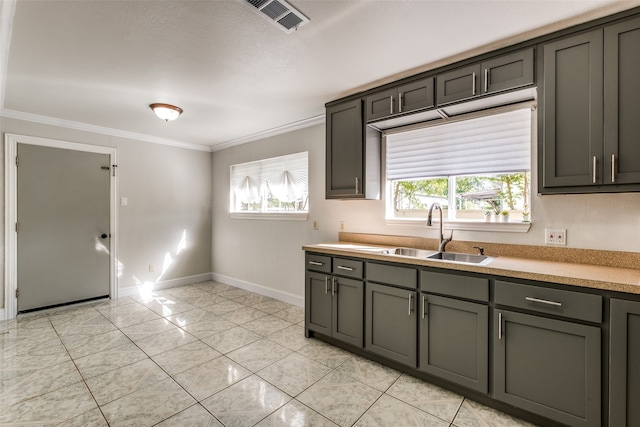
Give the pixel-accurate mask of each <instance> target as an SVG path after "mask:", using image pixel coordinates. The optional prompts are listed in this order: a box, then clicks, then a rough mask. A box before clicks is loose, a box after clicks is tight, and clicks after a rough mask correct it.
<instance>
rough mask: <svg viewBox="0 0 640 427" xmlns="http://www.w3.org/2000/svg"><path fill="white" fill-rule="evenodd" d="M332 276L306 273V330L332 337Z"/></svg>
mask: <svg viewBox="0 0 640 427" xmlns="http://www.w3.org/2000/svg"><path fill="white" fill-rule="evenodd" d="M330 279H331V277H330V276H327V275H325V274H321V273H315V272H312V271H307V272H306V281H305V282H306V283H305V299H304V300H305V307H304V308H305V310H304V320H305V325H306V329H307V330H309V331H316V332H320V333H321V334H325V335H327V336H330V335H331V289H330V287H331V284H330Z"/></svg>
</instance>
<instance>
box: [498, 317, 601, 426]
mask: <svg viewBox="0 0 640 427" xmlns="http://www.w3.org/2000/svg"><path fill="white" fill-rule="evenodd" d="M493 333H494V341H493V342H494V346H493V356H494V366H493V369H494V375H495V378H494V389H495V390H494V393H495V398H496V399H498V400H501V401H503V402H506V403H509V404H512V405H514V406H517V407H520V408H522V409H525V410H528V411H531V412H534V413H536V414H539V415H541V416H544V417H547V418H550V419H552V420H555V421H558V422H561V423H564V424H566V425H569V426H585V427H586V426H593V427H597V426H600V425H601V419H600V418H601V365H600V364H601V348H600V328H597V327H594V326H586V325H580V324H576V323H571V322H565V321H559V320H554V319H548V318H544V317H538V316H530V315H526V314H521V313H514V312H509V311H502V310H496V311H495V312H494V329H493Z"/></svg>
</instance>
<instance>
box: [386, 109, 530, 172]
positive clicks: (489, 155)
mask: <svg viewBox="0 0 640 427" xmlns="http://www.w3.org/2000/svg"><path fill="white" fill-rule="evenodd" d="M530 168H531V110H530V109H529V108H525V109H518V110H515V111H509V112H505V113H497V114H491V115H487V116H483V117H478V118H473V119H468V120H462V121H456V122H451V123H444V124H441V125H437V126H430V127H426V128H422V129H416V130H411V131H406V132H400V133H396V134H391V135H387V179H388V180H395V179H412V178H429V177H445V176H452V175H474V174H485V173H500V172H519V171H528V170H529V169H530Z"/></svg>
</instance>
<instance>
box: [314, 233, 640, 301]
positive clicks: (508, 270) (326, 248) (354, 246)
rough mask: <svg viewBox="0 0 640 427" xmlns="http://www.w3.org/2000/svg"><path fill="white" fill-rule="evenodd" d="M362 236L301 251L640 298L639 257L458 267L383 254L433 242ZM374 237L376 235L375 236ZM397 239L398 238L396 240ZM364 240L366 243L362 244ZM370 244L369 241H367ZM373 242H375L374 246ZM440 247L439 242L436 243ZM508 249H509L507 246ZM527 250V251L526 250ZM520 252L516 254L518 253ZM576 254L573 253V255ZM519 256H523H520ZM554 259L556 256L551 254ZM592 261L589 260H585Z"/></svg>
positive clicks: (499, 260)
mask: <svg viewBox="0 0 640 427" xmlns="http://www.w3.org/2000/svg"><path fill="white" fill-rule="evenodd" d="M361 236H367V235H352V234H351V233H350V234H349V235H341V236H340V241H339V242H335V243H323V244H315V245H305V246H303V247H302V249H303V250H305V251H309V252H315V253H324V254H328V255H337V256H349V257H358V258H364V259H370V260H378V261H389V262H396V263H404V264H409V265H416V266H427V267H437V268H444V269H448V270H455V271H467V272H474V273H483V274H487V275H492V276H502V277H505V278H519V279H530V280H537V281H542V282H551V283H559V284H564V285H570V286H579V287H583V288H594V289H601V290H607V291H615V292H625V293H631V294H638V295H640V264H638V263H636V261H637V260H636V259H635V257H636V256H637V255H638V254H634V253H627V252H621V253H619V254H620V255H616V254H618V253H615V252H614V253H611V252H610V251H596V252H598V253H599V252H602V253H601V254H600V255H601V256H600V257H598V260H601V259H602V258H604V259H606V258H607V257H608V258H610V259H612V258H616V259H620V258H623V259H622V261H621V262H622V264H623V265H625V266H623V267H620V266H611V265H593V264H589V263H584V262H570V261H568V260H567V259H571V256H577V257H580V260H582V261H583V260H584V258H585V255H589V253H588V252H590V251H586V252H587V253H585V251H584V250H571V249H564V251H566V252H567V254H566V256H565V257H556V258H555V259H563V261H552V260H549V259H535V258H533V257H527V256H526V254H525V255H524V256H522V257H521V256H505V255H502V254H493V253H491V252H487V255H490V256H496V255H497V257H496V258H495V259H494V260H493V261H492V262H491V263H490V264H488V265H485V266H478V265H470V264H458V263H451V262H443V261H435V260H429V259H424V258H413V257H407V256H400V255H389V254H385V253H382V251H383V250H385V249H392V248H395V247H400V246H402V247H416V248H421V249H428V250H433V252H434V253H435V252H436V250H435V249H434V248H433V247H430V246H432V244H431V242H429V240H430V239H421V240H423V241H422V242H415V241H414V242H412V243H417V244H414V245H405V244H402V243H410V242H407V241H406V240H403V239H402V238H391V239H384V238H377V239H376V238H362V237H361ZM372 236H373V235H372ZM349 237H352V238H353V239H352V241H345V240H344V239H345V238H349ZM378 237H387V236H378ZM393 237H395V236H393ZM363 240H365V241H363ZM366 240H369V241H366ZM372 241H373V242H372ZM376 241H377V242H379V241H383V242H384V244H380V243H377V242H376ZM392 242H398V243H400V244H398V245H395V244H392ZM435 243H436V244H437V242H435ZM464 243H468V244H469V245H471V246H473V245H475V244H476V243H478V242H463V243H462V245H463V246H464ZM498 246H504V245H495V244H494V245H493V247H492V249H494V247H495V251H496V252H500V250H498V249H497V247H498ZM507 246H508V245H507ZM531 248H541V247H531ZM546 249H547V248H545V247H542V248H541V249H538V250H537V251H536V250H532V251H531V252H533V253H536V252H537V253H541V257H542V258H545V255H548V254H545V253H544V251H545V250H546ZM447 250H448V251H450V252H462V251H460V250H450V249H449V247H447ZM525 250H526V249H525ZM552 250H556V251H557V249H556V248H552ZM464 252H466V253H474V252H473V251H464ZM516 252H517V251H516ZM571 252H574V253H571ZM519 255H520V254H519ZM551 255H553V254H551ZM586 258H587V259H589V257H588V256H587V257H586ZM629 264H631V265H638V267H637V268H633V267H629V266H628V265H629Z"/></svg>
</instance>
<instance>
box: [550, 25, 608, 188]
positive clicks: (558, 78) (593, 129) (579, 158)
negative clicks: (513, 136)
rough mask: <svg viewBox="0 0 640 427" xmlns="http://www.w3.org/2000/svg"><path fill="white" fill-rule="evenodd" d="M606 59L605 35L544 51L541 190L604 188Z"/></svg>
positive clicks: (576, 39)
mask: <svg viewBox="0 0 640 427" xmlns="http://www.w3.org/2000/svg"><path fill="white" fill-rule="evenodd" d="M602 57H603V53H602V30H597V31H592V32H590V33H586V34H580V35H577V36H574V37H570V38H567V39H562V40H559V41H555V42H552V43H548V44H546V45H545V46H544V81H543V83H544V84H543V86H542V87H543V103H542V105H543V112H542V114H543V120H544V122H543V129H544V131H543V132H541V134H542V135H541V137H542V138H543V142H542V152H543V161H542V162H541V163H540V165H539V166H540V167H541V168H542V171H541V172H540V176H541V177H542V185H540V186H539V188H540V189H542V187H548V188H549V187H572V186H585V185H587V186H588V185H593V184H601V183H602V171H603V168H602V161H603V159H602V102H603V96H602V74H603V72H602V67H603V64H602ZM542 192H544V191H543V190H542Z"/></svg>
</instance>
